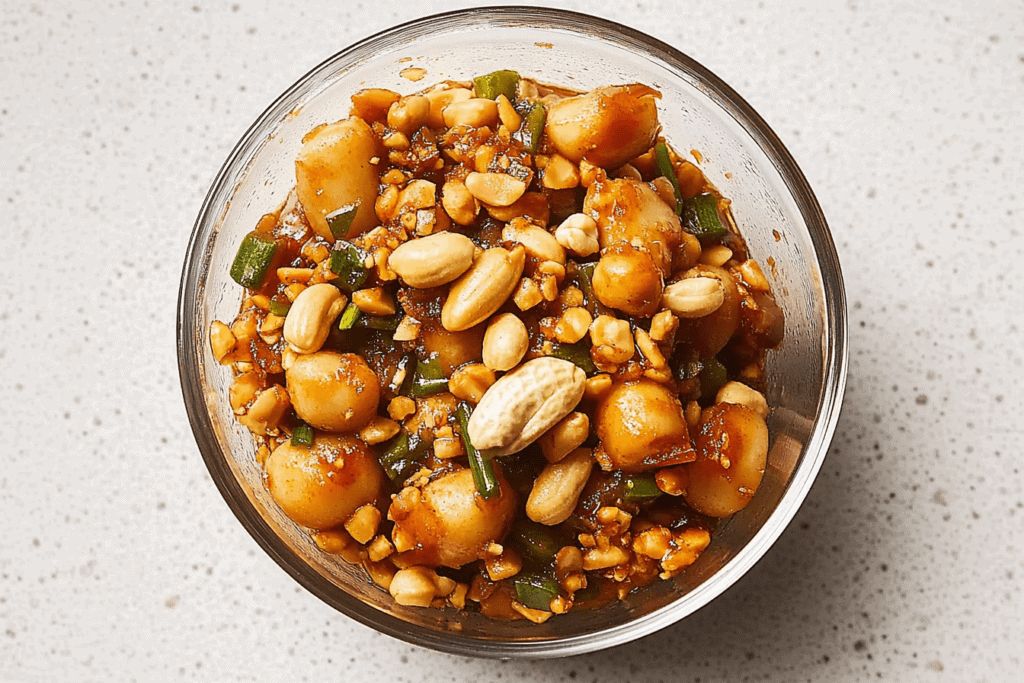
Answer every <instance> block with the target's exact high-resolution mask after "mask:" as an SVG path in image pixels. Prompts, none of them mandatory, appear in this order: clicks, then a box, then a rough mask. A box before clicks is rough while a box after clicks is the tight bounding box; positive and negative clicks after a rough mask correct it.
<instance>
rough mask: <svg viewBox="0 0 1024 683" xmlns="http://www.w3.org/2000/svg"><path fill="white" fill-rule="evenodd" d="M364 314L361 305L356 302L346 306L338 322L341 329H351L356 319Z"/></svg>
mask: <svg viewBox="0 0 1024 683" xmlns="http://www.w3.org/2000/svg"><path fill="white" fill-rule="evenodd" d="M362 315H363V312H362V311H361V310H359V307H358V306H356V305H355V304H349V305H348V306H346V307H345V312H344V313H342V314H341V320H340V321H339V322H338V329H339V330H351V329H352V326H353V325H355V324H356V321H357V320H359V318H360V317H361V316H362Z"/></svg>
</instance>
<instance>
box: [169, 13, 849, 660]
mask: <svg viewBox="0 0 1024 683" xmlns="http://www.w3.org/2000/svg"><path fill="white" fill-rule="evenodd" d="M407 69H423V70H425V72H426V77H425V78H424V79H423V80H422V81H420V82H418V83H417V82H413V81H411V80H410V79H409V78H408V77H409V76H410V75H412V74H413V73H415V72H410V71H406V70H407ZM496 69H515V70H517V71H519V72H520V73H521V74H523V75H524V76H529V77H531V78H534V79H536V80H539V81H541V82H546V83H553V84H559V85H564V86H568V87H572V88H575V89H579V90H587V89H590V88H592V87H596V86H600V85H609V84H624V83H634V82H639V83H645V84H647V85H650V86H653V87H654V88H656V89H658V90H660V91H661V93H662V99H661V100H660V102H659V104H658V110H659V117H660V120H661V123H662V125H663V129H664V131H665V134H666V136H667V137H668V139H669V140H670V142H671V143H672V144H673V145H674V146H675V147H676V148H677V149H679V150H680V151H681V152H684V151H685V150H691V149H695V150H699V151H700V152H701V153H702V154H703V162H702V163H701V164H700V166H701V168H702V170H703V171H704V173H705V174H706V175H707V176H708V178H709V179H710V181H711V182H712V183H713V184H714V185H715V186H717V187H718V188H719V189H720V190H721V191H722V193H723V195H724V196H726V197H728V198H730V199H731V200H732V210H733V214H734V216H735V219H736V222H737V225H739V226H740V229H741V231H742V233H743V236H744V238H745V239H746V242H747V245H748V247H749V250H750V252H751V254H752V256H753V257H754V258H756V259H757V261H758V262H759V263H761V264H769V263H773V264H774V265H772V266H771V267H770V268H769V267H766V268H765V270H766V273H767V274H768V275H769V277H770V278H771V280H772V287H773V291H774V293H775V296H776V298H777V300H778V303H779V304H780V305H781V307H782V309H783V310H784V312H785V316H786V338H785V340H784V342H783V344H782V346H781V347H780V348H779V349H778V350H775V351H772V352H770V353H769V356H768V362H767V384H768V395H767V398H768V401H769V404H770V405H772V406H773V410H772V413H771V417H770V418H769V420H768V424H769V428H770V432H771V449H770V453H769V457H768V466H767V470H766V472H765V475H764V480H763V483H762V485H761V487H760V489H759V490H758V492H757V495H756V496H755V497H754V499H753V501H752V502H751V504H750V505H748V506H747V507H746V508H745V509H743V510H742V511H741V512H739V513H738V514H736V515H735V516H733V517H732V518H730V519H728V520H727V521H724V522H723V523H722V524H721V525H720V526H719V529H718V531H717V533H716V535H715V536H714V538H713V541H712V543H711V545H710V546H709V547H708V549H707V550H706V551H705V552H704V553H703V554H702V555H701V556H700V558H699V560H698V561H697V562H696V563H695V564H694V565H693V566H691V567H690V568H689V569H688V570H686V571H685V572H683V573H682V574H680V575H678V576H677V577H675V578H674V579H672V580H668V581H655V582H654V583H653V584H651V585H650V586H648V587H646V588H644V589H642V590H637V591H634V592H633V593H631V594H630V595H628V596H627V597H626V599H624V600H622V601H620V602H618V603H615V604H613V605H610V606H607V607H604V608H601V609H596V610H589V611H580V612H569V613H568V614H564V615H558V616H556V617H555V618H553V619H550V620H548V621H547V622H546V623H544V624H540V625H538V624H533V623H531V622H529V621H525V620H523V621H516V622H503V621H493V620H489V619H487V618H485V617H483V616H481V615H480V614H476V613H457V612H454V611H451V610H447V611H442V610H434V609H418V608H409V607H402V606H399V605H396V604H395V603H394V602H393V601H392V599H391V597H390V595H388V594H387V592H385V591H382V590H381V589H379V588H377V587H376V586H374V585H373V584H372V583H371V582H370V581H369V580H368V579H367V577H366V576H365V574H364V572H363V570H362V569H361V568H360V567H357V566H352V565H348V564H346V563H345V562H344V561H342V560H341V559H340V558H338V557H336V556H332V555H327V554H325V553H322V552H320V551H319V550H318V549H317V548H316V546H315V545H314V544H313V542H312V541H311V539H310V538H309V536H308V535H307V533H305V532H304V531H303V530H302V529H300V528H299V527H297V526H296V525H295V524H294V523H292V522H291V521H290V520H289V519H288V518H287V517H285V516H284V515H283V514H282V513H281V511H280V510H279V509H278V507H277V506H276V505H275V504H274V502H273V501H272V500H271V498H270V497H269V495H268V493H267V492H266V490H265V489H264V486H263V480H262V477H261V470H260V467H259V465H258V464H257V463H256V461H255V459H254V450H255V449H254V445H253V442H252V439H251V437H250V435H249V433H248V431H247V430H246V429H245V428H244V427H242V426H241V425H239V424H238V423H237V421H236V420H235V417H234V415H233V414H232V411H231V407H230V405H229V402H228V398H227V397H228V387H229V384H230V380H231V377H230V372H229V371H228V369H227V368H226V367H222V366H220V365H218V364H217V362H216V361H215V360H214V358H213V356H212V353H211V351H210V344H209V340H208V337H207V335H208V330H209V326H210V322H211V321H212V320H215V319H216V320H231V319H233V318H234V316H235V314H236V313H237V310H238V305H239V302H240V297H241V294H242V291H241V289H240V288H239V287H238V285H236V284H235V283H234V282H233V281H232V280H231V279H230V277H229V276H228V269H229V266H230V264H231V261H232V259H233V257H234V253H235V250H236V249H237V247H238V243H239V241H240V240H241V238H242V236H243V235H245V234H246V233H247V232H249V231H250V230H252V229H253V227H254V226H255V225H256V222H257V220H258V219H259V217H260V216H261V215H262V214H263V213H265V212H266V211H268V210H270V209H272V208H273V207H275V206H277V205H279V204H280V203H281V202H282V201H283V200H284V198H285V196H286V194H287V193H288V191H289V189H290V188H291V186H292V185H293V184H294V182H295V176H294V165H293V162H294V159H295V156H296V153H297V152H298V150H299V147H300V143H301V140H302V137H303V135H304V134H305V133H306V132H307V131H309V130H311V129H312V128H314V127H315V126H316V125H318V124H321V123H324V122H330V121H336V120H338V119H341V118H344V117H346V116H347V115H348V111H349V106H350V102H349V96H350V95H351V94H352V93H354V92H356V91H357V90H360V89H362V88H365V87H381V88H391V89H393V90H396V91H398V92H401V93H403V94H407V93H411V92H414V91H417V90H420V89H422V88H423V87H425V86H427V85H428V84H431V83H433V82H436V81H439V80H443V79H452V80H470V79H471V78H472V77H473V76H476V75H479V74H482V73H487V72H490V71H493V70H496ZM403 71H405V74H404V75H403ZM769 257H770V258H771V259H772V261H769V260H768V259H769ZM178 363H179V370H180V373H181V386H182V391H183V393H184V398H185V404H186V408H187V411H188V416H189V419H190V421H191V423H192V428H193V431H194V433H195V437H196V441H197V443H198V445H199V450H200V451H201V453H202V454H203V458H204V459H205V461H206V465H207V467H208V468H209V470H210V474H211V476H212V477H213V480H214V482H215V483H216V485H217V487H218V488H219V489H220V491H221V493H222V494H223V496H224V499H225V500H226V501H227V503H228V506H229V507H230V508H231V510H232V511H233V512H234V513H235V515H236V516H237V517H238V519H239V521H240V522H241V523H242V524H243V525H244V526H245V528H246V529H247V530H248V531H249V533H250V534H252V536H253V538H254V539H255V540H256V541H257V542H258V543H259V544H260V546H262V548H263V549H264V550H265V551H266V552H267V553H268V554H269V555H270V556H271V557H272V558H273V559H274V560H275V561H276V562H277V563H278V564H280V565H281V567H282V568H284V570H285V571H287V572H288V573H289V574H291V576H292V577H294V578H295V580H296V581H298V582H299V583H300V584H302V585H303V586H304V587H306V588H307V589H308V590H309V591H310V592H312V593H313V594H314V595H316V596H317V597H319V598H320V599H322V600H323V601H324V602H326V603H327V604H329V605H331V606H332V607H334V608H336V609H338V610H339V611H341V612H342V613H344V614H346V615H347V616H349V617H351V618H353V619H356V620H357V621H359V622H361V623H363V624H365V625H367V626H370V627H371V628H374V629H376V630H377V631H380V632H382V633H386V634H388V635H391V636H394V637H396V638H400V639H402V640H405V641H408V642H410V643H414V644H417V645H421V646H424V647H428V648H433V649H435V650H440V651H444V652H449V653H452V654H457V655H464V656H483V657H505V658H507V657H526V658H543V657H557V656H565V655H572V654H579V653H583V652H589V651H593V650H598V649H603V648H607V647H612V646H615V645H620V644H622V643H625V642H628V641H631V640H634V639H636V638H640V637H642V636H644V635H647V634H649V633H652V632H654V631H656V630H658V629H660V628H663V627H665V626H668V625H669V624H672V623H674V622H676V621H678V620H680V619H682V618H683V617H685V616H687V615H688V614H690V613H692V612H694V611H695V610H697V609H699V608H700V607H702V606H703V605H705V604H707V603H708V602H709V601H710V600H712V599H713V598H714V597H715V596H717V595H719V594H720V593H722V592H723V591H724V590H725V589H726V588H728V587H729V586H730V585H732V584H733V583H734V582H735V581H736V580H737V579H739V577H740V576H742V575H743V574H744V573H745V572H746V571H747V570H748V569H750V567H751V566H752V565H753V564H754V563H755V562H756V561H757V560H758V559H759V558H760V557H761V556H762V555H763V554H764V553H765V551H766V550H767V549H768V548H769V547H770V545H771V544H772V543H773V542H774V541H775V539H776V538H778V536H779V535H780V534H781V533H782V531H783V529H784V528H785V527H786V525H787V524H788V523H789V521H790V520H791V519H792V518H793V515H794V514H795V513H796V511H797V508H798V507H799V506H800V504H801V502H802V501H803V499H804V497H805V495H806V494H807V491H808V489H809V488H810V486H811V483H812V482H813V480H814V478H815V475H816V474H817V473H818V470H819V468H820V467H821V464H822V460H823V459H824V457H825V453H826V450H827V447H828V444H829V441H830V439H831V437H832V433H833V430H834V429H835V425H836V421H837V420H838V416H839V408H840V403H841V399H842V395H843V390H844V386H845V378H846V363H847V351H846V307H845V301H844V293H843V286H842V279H841V275H840V270H839V262H838V259H837V256H836V252H835V247H834V245H833V243H832V239H831V237H830V235H829V231H828V227H827V225H826V224H825V218H824V216H823V215H822V212H821V209H820V208H819V206H818V203H817V201H816V200H815V197H814V194H813V193H812V192H811V189H810V187H808V185H807V182H806V180H805V179H804V176H803V174H802V173H801V172H800V169H799V168H797V165H796V163H795V162H794V161H793V159H792V157H791V156H790V154H789V153H788V152H787V151H786V149H785V148H784V147H783V145H782V143H781V142H780V141H779V139H778V138H777V137H776V135H775V134H774V133H773V132H772V131H771V129H770V128H769V127H768V125H767V124H766V123H765V122H764V121H763V120H762V119H761V117H760V116H758V115H757V113H756V112H754V110H753V109H751V108H750V106H749V105H748V104H747V103H746V102H744V101H743V100H742V99H741V98H740V97H739V96H738V95H737V94H736V93H735V92H733V90H732V89H731V88H730V87H729V86H727V85H726V84H725V83H723V82H722V81H721V80H719V79H718V78H717V77H715V76H714V75H713V74H712V73H710V72H709V71H708V70H707V69H705V68H704V67H702V66H701V65H700V64H697V63H696V62H695V61H693V60H692V59H690V58H689V57H687V56H686V55H684V54H682V53H681V52H679V51H678V50H676V49H674V48H672V47H670V46H668V45H666V44H664V43H661V42H659V41H657V40H654V39H652V38H650V37H649V36H646V35H643V34H641V33H638V32H637V31H634V30H632V29H629V28H626V27H624V26H620V25H618V24H614V23H611V22H608V21H604V20H600V19H596V18H593V17H589V16H586V15H581V14H576V13H573V12H566V11H560V10H553V9H538V8H524V7H504V8H487V9H471V10H465V11H457V12H451V13H447V14H441V15H437V16H433V17H428V18H425V19H419V20H416V21H413V22H409V23H406V24H403V25H401V26H398V27H396V28H392V29H389V30H387V31H384V32H383V33H379V34H377V35H375V36H372V37H370V38H367V39H366V40H363V41H361V42H359V43H357V44H355V45H353V46H352V47H349V48H348V49H346V50H343V51H342V52H339V53H338V54H336V55H335V56H333V57H331V58H330V59H328V60H327V61H325V62H324V63H323V64H321V65H320V66H318V67H316V68H315V69H313V70H312V71H310V72H309V73H308V74H306V75H305V76H303V77H302V78H301V79H300V80H299V81H298V82H297V83H296V84H295V85H294V86H292V87H291V88H290V89H288V91H287V92H285V93H284V94H283V95H281V97H279V98H278V99H277V101H276V102H274V103H273V104H272V105H271V106H270V108H269V109H267V110H266V111H265V112H264V113H263V115H262V116H260V117H259V119H257V121H256V122H255V123H254V124H253V125H252V127H250V128H249V130H248V131H247V132H246V133H245V135H244V136H243V137H242V139H241V141H240V142H239V143H238V145H237V146H236V147H235V149H234V150H233V151H232V153H231V155H230V156H229V157H228V159H227V161H226V162H225V163H224V166H223V167H222V168H221V170H220V173H219V174H218V176H217V179H216V181H215V182H214V183H213V186H212V188H211V189H210V192H209V194H208V195H207V197H206V201H205V202H204V204H203V207H202V210H201V211H200V214H199V217H198V219H197V221H196V224H195V228H194V230H193V233H192V237H191V241H190V243H189V246H188V254H187V257H186V260H185V264H184V269H183V272H182V279H181V289H180V293H179V307H178Z"/></svg>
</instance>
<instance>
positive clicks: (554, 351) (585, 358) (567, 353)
mask: <svg viewBox="0 0 1024 683" xmlns="http://www.w3.org/2000/svg"><path fill="white" fill-rule="evenodd" d="M550 355H551V356H553V357H555V358H561V359H562V360H567V361H569V362H570V363H573V364H575V365H576V366H577V367H578V368H580V369H581V370H583V372H585V373H587V374H588V375H593V374H594V373H596V372H597V366H596V365H594V361H593V360H592V359H591V358H590V348H589V347H587V345H586V344H582V343H578V342H577V343H576V344H560V343H558V342H551V354H550Z"/></svg>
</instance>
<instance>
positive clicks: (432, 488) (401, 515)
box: [388, 468, 516, 567]
mask: <svg viewBox="0 0 1024 683" xmlns="http://www.w3.org/2000/svg"><path fill="white" fill-rule="evenodd" d="M495 471H496V473H497V477H498V481H499V483H500V486H501V489H500V493H499V494H498V495H497V496H494V497H493V498H490V499H486V498H484V497H483V496H481V495H480V493H479V492H477V490H476V484H474V483H473V472H472V471H471V470H469V469H462V470H458V471H455V472H450V473H448V474H445V475H444V476H442V477H440V478H438V479H435V480H434V481H432V482H430V483H429V484H427V485H426V486H424V487H423V488H422V489H418V488H414V487H406V488H405V489H402V491H401V492H400V493H399V494H398V495H397V496H396V497H395V499H394V501H393V502H392V503H391V508H390V509H389V510H388V518H389V519H392V520H393V521H394V522H395V531H394V534H393V538H394V542H395V548H396V549H398V550H399V551H400V552H402V554H401V555H400V556H398V557H397V558H395V561H396V564H400V565H401V566H409V565H414V564H420V565H429V566H432V567H433V566H438V565H444V566H446V567H461V566H462V565H464V564H466V563H468V562H472V561H473V560H477V559H480V558H481V557H483V554H484V551H485V550H486V549H487V546H488V545H489V544H490V543H491V542H492V541H494V542H498V541H500V540H501V538H502V537H503V536H504V535H505V533H506V532H507V531H508V529H509V526H510V525H511V524H512V519H513V517H514V516H515V505H516V500H515V494H514V493H513V491H512V488H511V487H510V486H509V484H508V482H507V481H506V480H505V478H504V477H503V476H502V475H501V473H500V468H495Z"/></svg>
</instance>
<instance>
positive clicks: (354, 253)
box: [329, 239, 370, 292]
mask: <svg viewBox="0 0 1024 683" xmlns="http://www.w3.org/2000/svg"><path fill="white" fill-rule="evenodd" d="M367 256H369V254H368V253H367V252H366V251H364V250H362V249H360V248H359V247H357V246H356V245H354V244H352V243H351V242H348V241H346V240H342V239H339V240H335V242H334V250H333V251H331V262H330V264H329V265H330V268H331V272H332V273H334V274H335V275H337V276H338V279H336V280H334V281H333V283H332V284H334V285H337V286H338V287H340V288H341V289H344V290H347V291H349V292H351V291H354V290H356V289H359V288H360V287H361V286H362V284H363V283H364V282H366V279H367V278H368V277H370V270H369V269H368V268H367V267H366V266H365V265H364V263H365V261H366V257H367Z"/></svg>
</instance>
